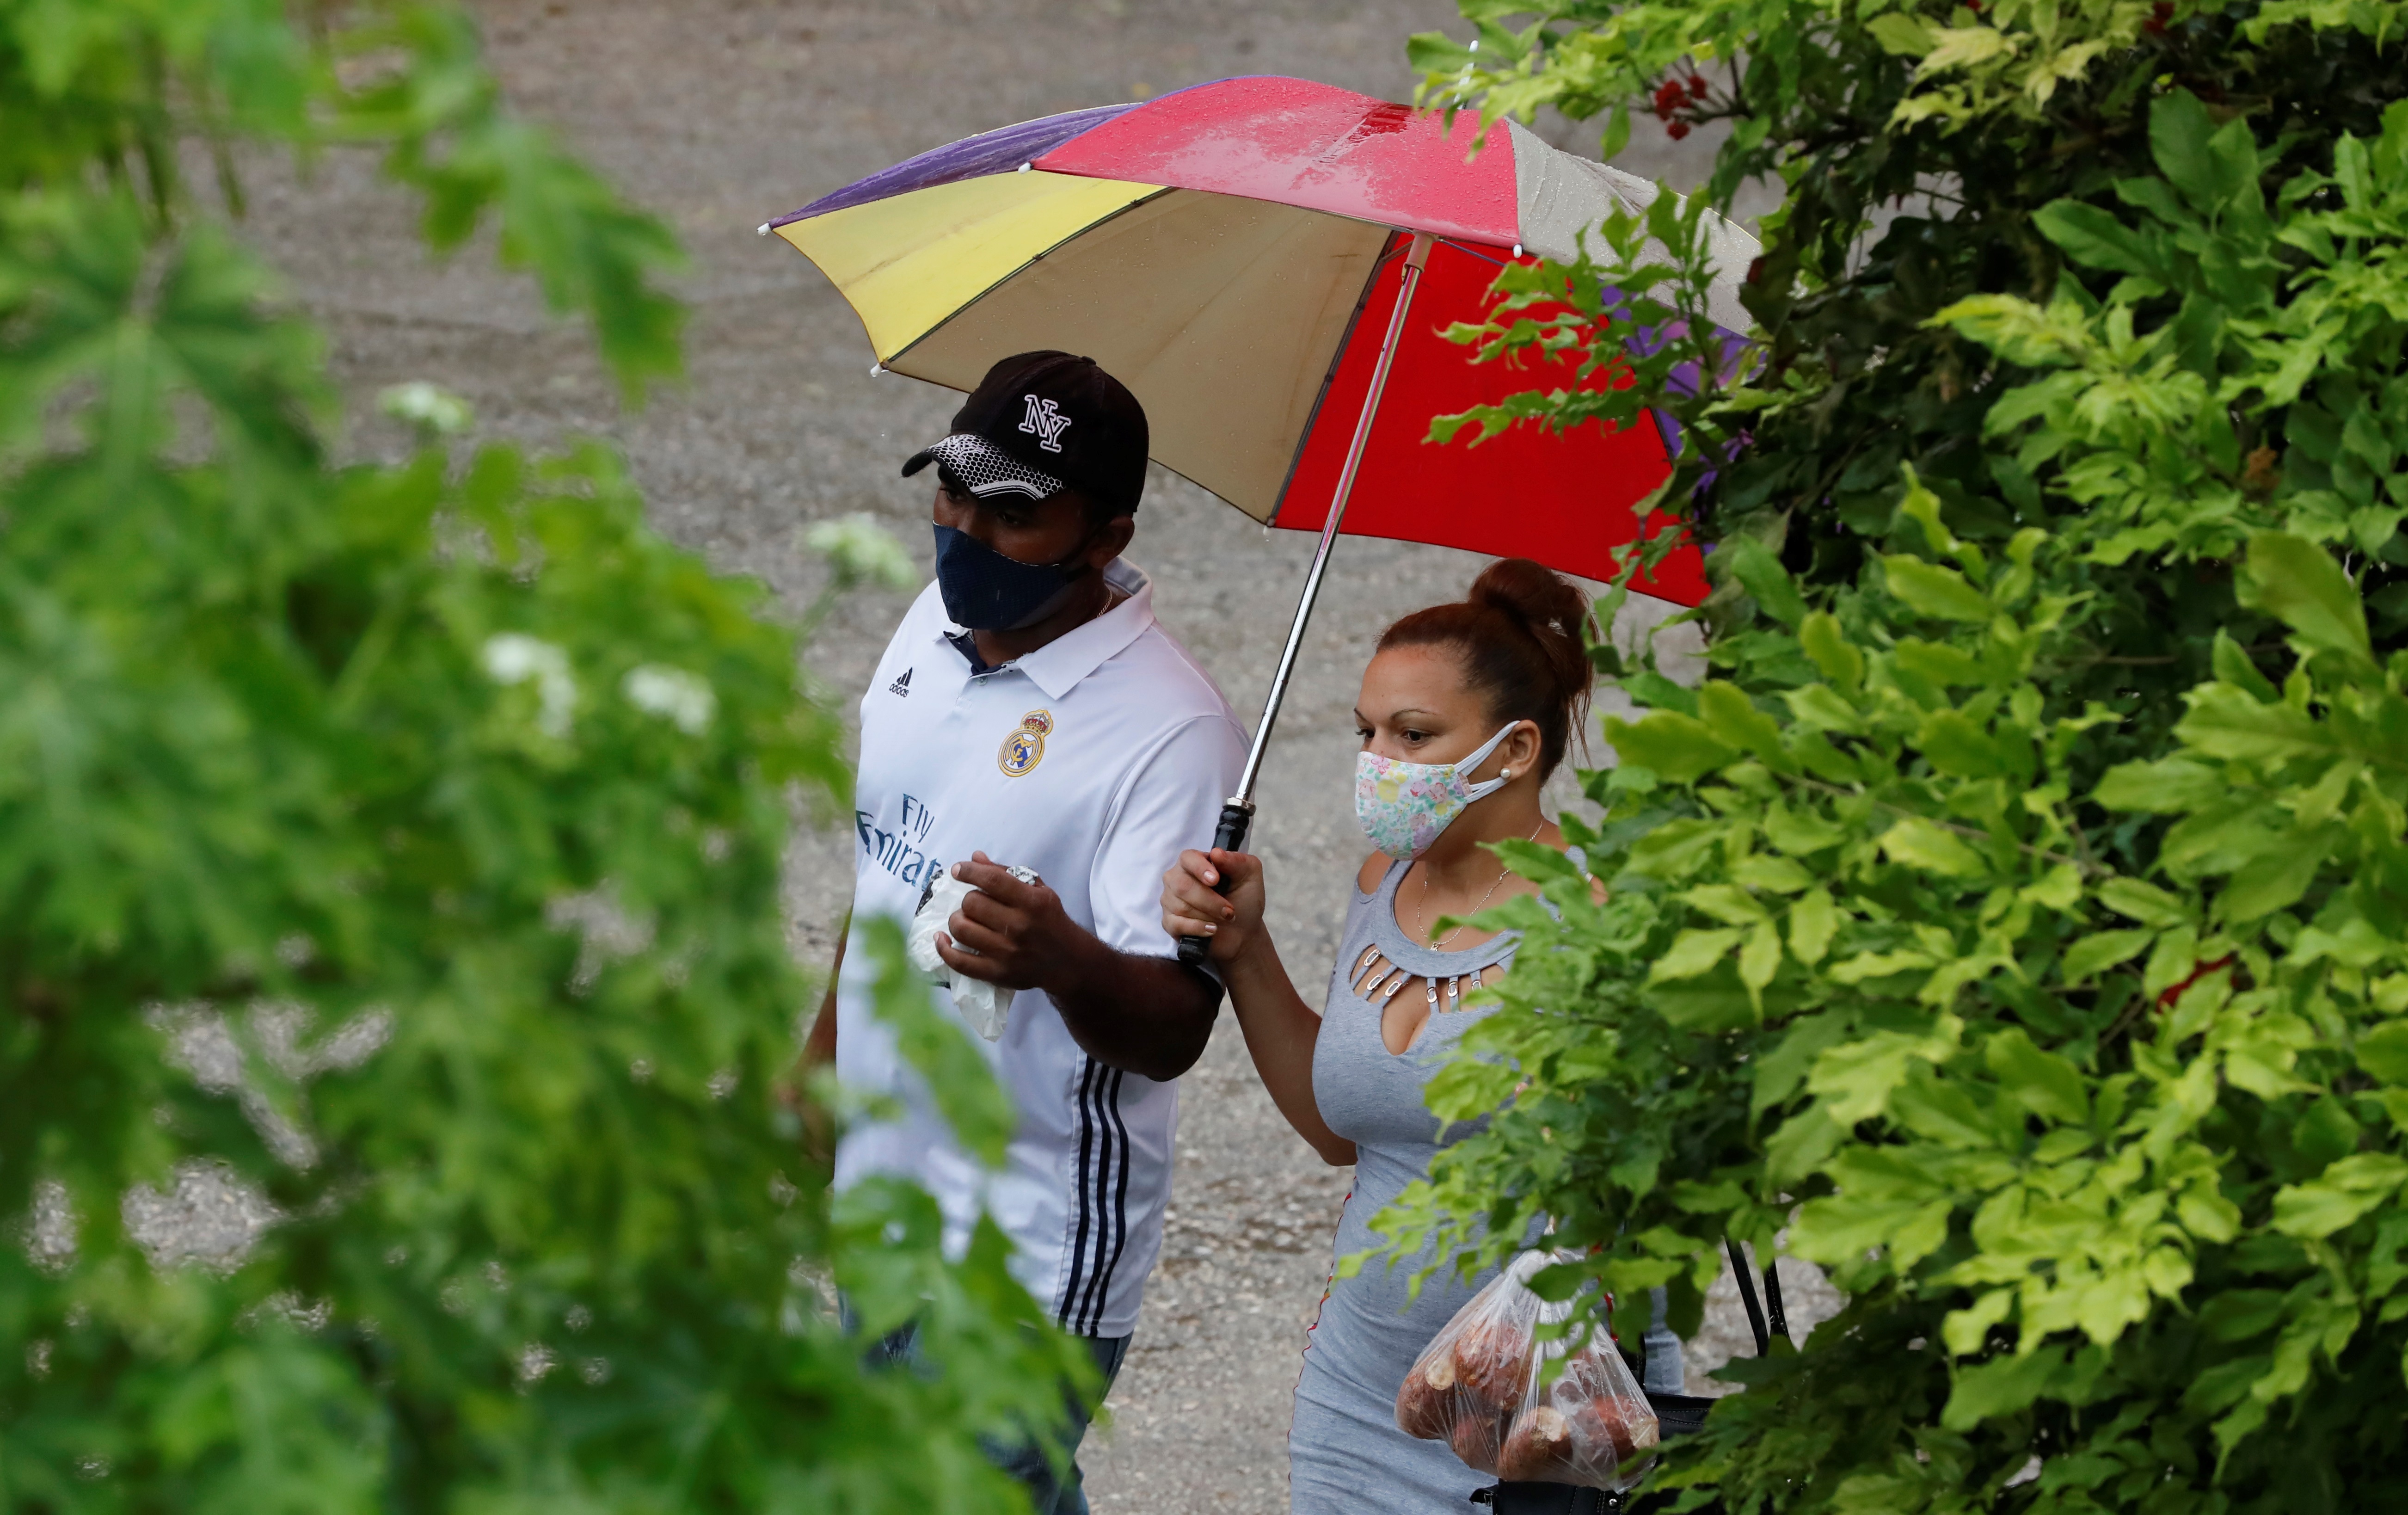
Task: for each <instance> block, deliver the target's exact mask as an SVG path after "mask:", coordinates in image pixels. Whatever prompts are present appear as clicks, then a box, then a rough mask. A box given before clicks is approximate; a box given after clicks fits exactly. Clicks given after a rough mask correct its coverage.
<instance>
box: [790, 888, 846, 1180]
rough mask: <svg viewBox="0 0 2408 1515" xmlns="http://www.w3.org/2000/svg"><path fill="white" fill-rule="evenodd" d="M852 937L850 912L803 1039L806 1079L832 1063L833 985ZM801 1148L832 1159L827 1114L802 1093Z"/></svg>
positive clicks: (833, 1151)
mask: <svg viewBox="0 0 2408 1515" xmlns="http://www.w3.org/2000/svg"><path fill="white" fill-rule="evenodd" d="M852 934H853V913H852V912H851V911H847V912H846V913H845V917H844V924H843V925H841V926H839V927H838V928H837V932H836V958H835V960H833V961H831V962H830V963H829V964H828V987H827V994H826V995H825V996H824V998H823V999H821V1001H820V1013H819V1018H818V1019H816V1020H814V1021H812V1022H811V1032H810V1035H809V1036H806V1037H804V1038H803V1065H802V1071H803V1074H804V1075H805V1076H806V1077H808V1076H809V1075H811V1074H814V1073H816V1072H818V1071H819V1070H820V1069H822V1068H826V1067H831V1066H833V1065H834V1064H835V1062H836V983H837V978H838V976H839V974H842V973H843V972H844V944H845V942H846V940H847V939H848V938H850V937H851V936H852ZM799 1113H800V1114H801V1116H802V1118H803V1149H804V1150H805V1151H807V1152H809V1153H810V1155H811V1156H813V1157H815V1158H817V1159H819V1160H820V1161H823V1162H828V1161H834V1160H835V1157H836V1126H835V1123H834V1122H833V1121H831V1120H829V1119H828V1113H827V1112H826V1111H825V1110H823V1109H821V1108H820V1107H819V1106H818V1105H817V1104H813V1103H811V1100H810V1095H809V1093H808V1092H807V1091H803V1099H802V1108H801V1110H800V1112H799Z"/></svg>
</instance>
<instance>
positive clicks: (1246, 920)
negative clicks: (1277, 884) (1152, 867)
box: [1162, 847, 1263, 963]
mask: <svg viewBox="0 0 2408 1515" xmlns="http://www.w3.org/2000/svg"><path fill="white" fill-rule="evenodd" d="M1224 877H1226V878H1227V880H1228V881H1229V892H1228V893H1227V894H1226V895H1223V894H1221V893H1219V892H1218V891H1216V890H1215V889H1214V887H1213V886H1214V885H1216V884H1218V883H1220V882H1221V880H1222V879H1223V878H1224ZM1262 925H1263V860H1262V859H1261V858H1257V857H1254V856H1253V855H1252V854H1250V853H1244V852H1224V851H1222V850H1221V849H1220V848H1219V847H1214V848H1213V849H1212V850H1211V851H1210V852H1198V851H1197V850H1196V849H1195V848H1193V847H1190V848H1189V849H1187V850H1186V851H1185V852H1183V853H1181V854H1180V855H1179V861H1177V862H1176V863H1174V864H1172V865H1171V867H1170V870H1169V872H1168V873H1164V874H1163V875H1162V929H1163V930H1164V931H1168V932H1169V933H1170V934H1171V935H1173V936H1201V937H1203V938H1205V939H1206V940H1207V941H1209V942H1211V945H1212V960H1213V961H1214V962H1218V963H1229V962H1234V961H1236V960H1237V959H1239V958H1240V957H1242V956H1244V955H1245V953H1246V952H1247V950H1248V949H1249V948H1251V947H1252V946H1253V945H1254V943H1255V942H1257V941H1259V940H1260V939H1261V936H1262Z"/></svg>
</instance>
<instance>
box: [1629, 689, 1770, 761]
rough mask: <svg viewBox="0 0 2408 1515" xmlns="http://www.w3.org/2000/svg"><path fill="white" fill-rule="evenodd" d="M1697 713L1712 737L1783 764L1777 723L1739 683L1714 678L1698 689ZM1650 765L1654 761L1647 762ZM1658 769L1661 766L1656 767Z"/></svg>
mask: <svg viewBox="0 0 2408 1515" xmlns="http://www.w3.org/2000/svg"><path fill="white" fill-rule="evenodd" d="M1698 715H1699V719H1700V720H1702V721H1703V722H1704V723H1705V726H1706V729H1707V730H1709V731H1711V732H1712V733H1713V735H1714V736H1715V737H1717V738H1719V739H1720V740H1722V741H1724V742H1727V743H1730V744H1731V745H1732V746H1734V747H1737V748H1739V749H1741V750H1742V751H1744V752H1753V753H1755V754H1756V756H1757V757H1763V758H1765V759H1767V760H1768V761H1771V762H1775V763H1776V764H1778V765H1779V766H1782V767H1786V766H1787V763H1788V754H1787V753H1786V752H1785V751H1784V750H1783V748H1782V745H1781V727H1780V725H1779V724H1778V723H1777V722H1775V721H1774V720H1773V718H1772V717H1771V716H1770V715H1767V714H1765V713H1764V712H1762V711H1760V710H1758V709H1756V702H1755V701H1754V700H1750V699H1748V697H1747V696H1746V695H1745V694H1744V693H1742V691H1741V689H1740V687H1739V686H1738V685H1735V684H1731V683H1729V682H1728V681H1727V680H1723V679H1715V680H1713V681H1712V682H1710V683H1708V684H1705V685H1700V686H1699V690H1698ZM1649 766H1650V767H1654V766H1655V765H1653V764H1650V765H1649ZM1656 772H1663V770H1662V769H1656Z"/></svg>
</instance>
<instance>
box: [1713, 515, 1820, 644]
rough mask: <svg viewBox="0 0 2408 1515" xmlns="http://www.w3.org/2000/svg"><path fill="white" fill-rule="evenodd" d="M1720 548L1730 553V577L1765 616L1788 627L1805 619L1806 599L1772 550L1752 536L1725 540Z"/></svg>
mask: <svg viewBox="0 0 2408 1515" xmlns="http://www.w3.org/2000/svg"><path fill="white" fill-rule="evenodd" d="M1723 551H1724V552H1726V553H1727V554H1729V555H1730V566H1731V576H1732V577H1733V578H1736V579H1737V580H1739V582H1740V585H1741V587H1742V588H1744V589H1745V590H1746V591H1747V592H1748V595H1749V597H1750V598H1751V599H1754V600H1755V601H1756V605H1757V607H1758V608H1759V609H1761V610H1762V611H1763V612H1764V613H1766V614H1767V615H1770V616H1771V617H1772V618H1773V619H1774V620H1776V621H1779V622H1780V623H1781V624H1782V625H1784V626H1790V627H1794V626H1796V625H1798V624H1799V622H1800V621H1802V620H1804V619H1805V618H1806V601H1805V599H1803V598H1802V597H1801V596H1800V595H1799V593H1798V584H1797V582H1796V581H1795V580H1793V579H1791V578H1790V577H1789V570H1787V569H1785V568H1783V567H1782V566H1781V559H1780V558H1778V557H1775V556H1774V555H1772V551H1771V549H1770V548H1768V547H1766V546H1765V545H1764V543H1762V542H1760V541H1756V539H1755V538H1754V537H1742V538H1741V539H1739V540H1738V541H1731V542H1726V543H1725V544H1724V545H1723Z"/></svg>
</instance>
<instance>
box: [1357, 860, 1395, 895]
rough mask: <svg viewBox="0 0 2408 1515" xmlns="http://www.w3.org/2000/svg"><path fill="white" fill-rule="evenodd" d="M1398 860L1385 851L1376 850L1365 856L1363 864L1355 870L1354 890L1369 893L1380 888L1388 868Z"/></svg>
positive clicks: (1358, 892)
mask: <svg viewBox="0 0 2408 1515" xmlns="http://www.w3.org/2000/svg"><path fill="white" fill-rule="evenodd" d="M1396 860H1397V859H1395V858H1391V857H1389V856H1388V855H1387V854H1386V853H1384V852H1375V853H1373V854H1371V855H1370V856H1369V857H1368V858H1364V859H1363V866H1362V867H1360V868H1357V869H1356V870H1355V893H1357V894H1369V893H1370V892H1371V891H1372V890H1373V889H1376V888H1378V887H1380V880H1382V879H1383V878H1385V877H1387V875H1388V870H1389V868H1390V867H1392V866H1394V865H1395V863H1396Z"/></svg>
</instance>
